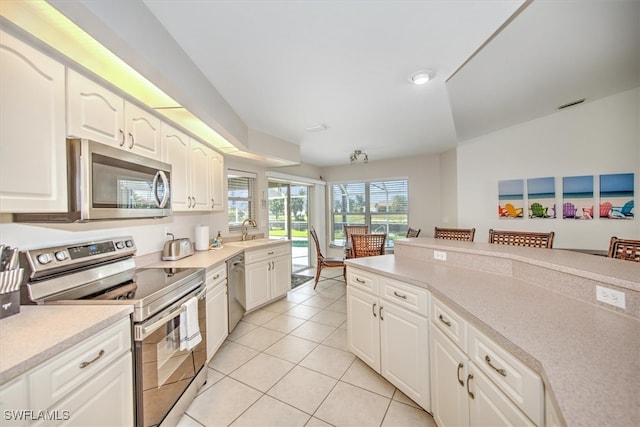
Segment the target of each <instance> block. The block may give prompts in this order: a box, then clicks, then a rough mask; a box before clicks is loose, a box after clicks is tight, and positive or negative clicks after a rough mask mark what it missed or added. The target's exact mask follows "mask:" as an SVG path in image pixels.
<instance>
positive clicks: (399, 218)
mask: <svg viewBox="0 0 640 427" xmlns="http://www.w3.org/2000/svg"><path fill="white" fill-rule="evenodd" d="M331 212H332V215H331V243H332V244H334V245H337V246H342V245H344V243H345V241H344V239H345V236H344V231H343V226H344V225H360V224H362V225H365V224H366V225H368V226H369V232H370V233H385V234H386V235H387V247H393V240H394V239H396V238H402V237H405V236H406V234H407V228H408V227H409V190H408V181H407V180H406V179H396V180H390V181H371V182H359V183H344V184H339V183H338V184H332V185H331Z"/></svg>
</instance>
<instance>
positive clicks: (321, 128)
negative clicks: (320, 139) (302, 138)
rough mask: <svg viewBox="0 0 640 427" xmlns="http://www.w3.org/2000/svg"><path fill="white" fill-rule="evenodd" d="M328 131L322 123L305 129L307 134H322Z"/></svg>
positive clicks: (327, 127)
mask: <svg viewBox="0 0 640 427" xmlns="http://www.w3.org/2000/svg"><path fill="white" fill-rule="evenodd" d="M327 129H329V126H328V125H326V124H324V123H320V124H319V125H315V126H310V127H308V128H305V130H306V131H307V132H322V131H325V130H327Z"/></svg>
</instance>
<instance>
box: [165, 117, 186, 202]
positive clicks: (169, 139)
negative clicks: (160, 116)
mask: <svg viewBox="0 0 640 427" xmlns="http://www.w3.org/2000/svg"><path fill="white" fill-rule="evenodd" d="M161 130H162V138H161V139H162V153H163V155H164V161H165V162H167V163H169V164H171V209H172V210H174V211H186V210H189V206H190V202H191V199H190V198H189V197H190V196H189V185H190V184H189V181H190V179H191V171H190V169H189V156H190V148H189V147H190V146H189V137H188V136H187V135H186V134H185V133H183V132H181V131H179V130H177V129H175V128H173V127H172V126H169V125H167V124H165V123H164V122H163V123H162V125H161Z"/></svg>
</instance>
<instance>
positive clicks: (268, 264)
mask: <svg viewBox="0 0 640 427" xmlns="http://www.w3.org/2000/svg"><path fill="white" fill-rule="evenodd" d="M267 266H268V267H269V269H268V270H267V271H271V263H270V262H268V263H267Z"/></svg>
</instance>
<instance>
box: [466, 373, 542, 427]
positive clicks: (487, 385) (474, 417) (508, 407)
mask: <svg viewBox="0 0 640 427" xmlns="http://www.w3.org/2000/svg"><path fill="white" fill-rule="evenodd" d="M470 371H471V373H470V374H469V375H468V376H467V378H468V380H467V381H469V384H468V386H469V389H470V390H471V393H472V394H473V397H471V395H470V396H469V417H470V422H471V425H472V426H531V427H533V426H535V424H534V423H533V422H531V420H530V419H529V418H527V416H526V415H525V414H524V413H523V412H522V411H521V410H520V409H518V407H517V406H516V405H515V404H514V403H513V402H512V401H511V400H509V398H508V397H507V396H506V395H505V394H504V393H503V392H502V391H501V390H500V389H499V388H498V387H496V385H495V384H493V382H491V380H490V379H489V378H488V377H487V376H486V375H485V374H484V373H482V372H481V371H480V370H479V369H478V368H477V367H476V366H474V365H471V369H470Z"/></svg>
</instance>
